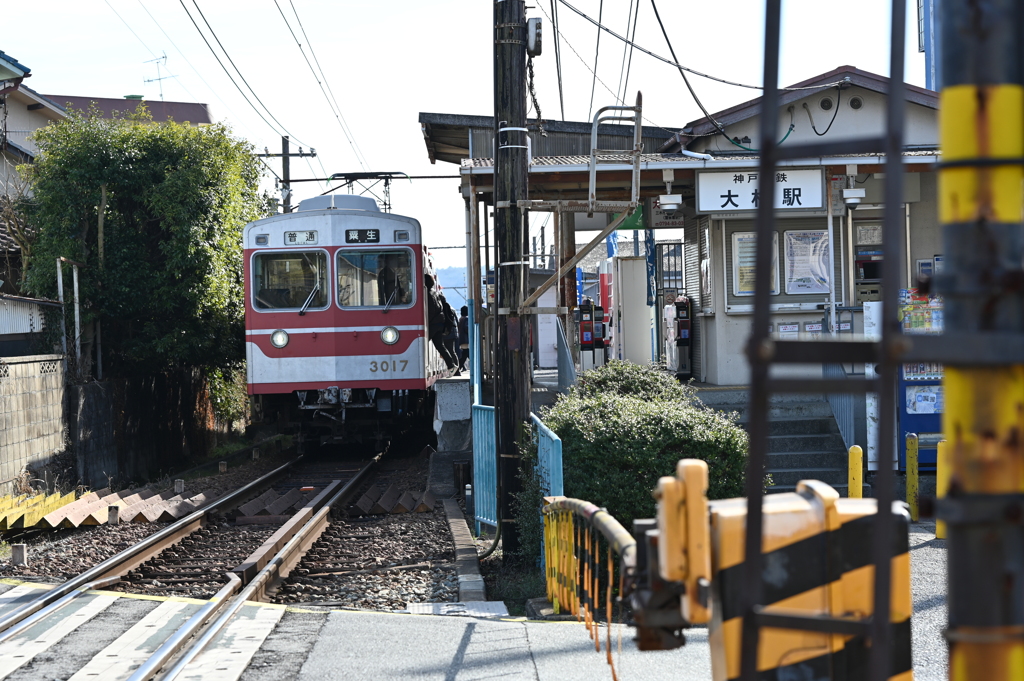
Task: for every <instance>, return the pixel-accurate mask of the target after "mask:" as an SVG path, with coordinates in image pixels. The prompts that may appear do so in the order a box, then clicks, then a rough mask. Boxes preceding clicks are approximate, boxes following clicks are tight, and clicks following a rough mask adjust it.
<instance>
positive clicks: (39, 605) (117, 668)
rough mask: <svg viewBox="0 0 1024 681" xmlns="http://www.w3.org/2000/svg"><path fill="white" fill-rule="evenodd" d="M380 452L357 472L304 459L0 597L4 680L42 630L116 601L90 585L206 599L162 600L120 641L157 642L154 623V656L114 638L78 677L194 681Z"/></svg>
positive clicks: (359, 484) (220, 672)
mask: <svg viewBox="0 0 1024 681" xmlns="http://www.w3.org/2000/svg"><path fill="white" fill-rule="evenodd" d="M381 456H382V455H378V456H377V457H375V458H374V459H372V460H369V461H364V462H360V463H359V464H357V465H345V464H338V463H330V464H328V463H318V462H310V461H309V460H308V459H304V458H303V457H299V458H298V459H296V460H294V461H291V462H289V463H286V464H285V465H282V466H280V467H279V468H276V469H274V470H272V471H270V472H269V473H267V474H266V475H264V476H262V477H260V478H259V479H257V480H254V481H253V482H251V483H249V484H247V485H245V486H243V487H241V488H239V489H237V490H235V491H234V492H231V493H229V494H226V495H224V496H223V497H221V498H220V499H217V500H216V501H214V502H212V503H210V504H209V505H207V506H206V507H204V508H201V509H199V510H197V511H195V512H194V513H192V514H191V515H189V516H186V517H185V518H182V519H181V520H179V521H177V522H175V523H172V524H171V525H169V526H167V527H166V528H164V529H163V530H161V531H159V532H156V533H155V534H152V535H150V536H149V537H146V538H145V539H144V540H142V541H141V542H139V543H137V544H135V545H133V546H130V547H129V548H127V549H125V550H124V551H122V552H120V553H118V554H117V555H115V556H113V557H111V558H109V559H107V560H105V561H103V562H102V563H100V564H98V565H96V566H94V567H92V568H91V569H89V570H86V571H85V572H83V573H82V574H80V575H78V576H77V577H75V578H73V579H71V580H68V581H67V582H65V583H63V584H60V585H58V586H56V587H54V588H52V589H50V590H49V591H47V592H45V593H43V594H40V595H38V596H35V597H31V598H26V597H24V593H23V594H21V595H20V597H17V596H19V594H16V593H13V592H8V593H7V594H3V595H2V596H0V602H3V601H6V603H3V604H5V605H8V608H7V609H6V612H5V613H4V614H3V615H2V616H0V678H4V677H6V675H7V674H9V673H10V672H12V671H14V670H15V669H17V668H18V667H19V666H21V665H22V664H24V663H25V662H27V661H28V660H30V659H31V658H32V655H33V654H34V653H33V652H32V651H33V650H34V649H33V647H32V646H33V645H35V644H39V643H40V642H41V641H43V640H45V639H46V637H47V635H57V634H56V633H54V632H58V633H59V631H60V629H61V627H62V626H64V627H66V626H69V623H72V624H73V623H74V620H75V618H76V617H80V618H81V617H86V619H88V617H91V616H93V615H95V614H96V613H98V612H99V611H101V610H103V609H104V608H105V607H108V606H109V605H110V604H111V603H112V602H113V600H116V597H115V596H95V594H94V593H93V594H89V592H90V591H92V590H95V589H107V590H111V591H121V592H126V593H131V594H147V595H160V596H183V595H184V596H190V597H195V598H208V599H210V600H208V601H206V602H205V603H203V604H202V605H198V607H197V604H195V603H194V602H193V603H192V604H189V603H187V602H182V601H181V599H175V600H168V601H165V602H163V603H162V604H161V605H160V606H158V607H157V608H155V609H154V610H152V611H151V612H149V613H148V614H146V616H145V617H144V618H143V619H142V620H141V621H140V622H139V623H138V624H136V625H135V626H134V627H132V628H130V629H129V630H128V631H126V632H125V633H124V634H123V635H122V637H121V638H125V637H128V638H129V639H130V638H131V636H133V635H134V636H136V637H138V636H149V637H150V638H149V639H148V640H152V635H153V631H154V628H156V629H157V630H159V631H160V632H161V635H162V636H164V639H163V642H162V643H161V645H160V646H159V647H158V648H157V649H156V650H155V651H152V650H151V646H150V648H149V649H147V648H146V646H141V647H140V646H134V647H132V645H131V642H130V641H128V642H124V641H120V639H118V641H119V642H112V643H111V646H114V647H116V650H115V651H114V652H109V651H108V650H104V651H101V652H100V653H99V654H97V655H96V656H95V657H94V658H92V659H91V660H89V661H88V662H87V663H86V664H85V666H84V667H83V668H82V669H81V670H80V671H79V673H78V674H76V675H75V677H73V678H76V679H78V678H83V679H84V678H104V679H107V678H110V679H115V678H117V679H124V678H128V679H131V680H132V681H143V680H144V679H151V678H154V677H155V676H157V675H160V678H162V679H173V678H176V677H178V676H179V674H181V673H182V672H183V671H185V670H186V669H188V670H189V675H190V676H192V675H193V673H194V672H195V671H196V670H197V669H199V670H202V666H203V663H202V661H201V660H197V658H198V657H199V656H200V654H201V653H202V651H203V650H204V649H205V648H206V647H207V646H209V644H210V643H211V641H213V640H214V639H215V638H216V637H218V636H220V635H222V634H223V633H224V632H225V631H226V630H227V629H228V627H230V626H232V622H233V621H235V620H237V619H238V615H239V613H240V612H241V611H242V610H243V606H244V605H245V604H246V602H250V601H256V602H261V601H264V602H265V601H267V600H268V591H271V592H272V591H273V590H274V589H276V587H277V586H278V585H279V584H280V583H281V582H282V580H284V579H285V578H286V577H287V576H288V574H289V573H290V571H291V570H292V569H293V568H294V567H295V566H296V565H297V564H298V562H299V560H300V559H301V558H302V556H303V554H304V553H305V552H306V551H307V550H308V549H309V548H310V547H311V546H312V545H313V544H314V543H315V542H316V541H317V539H318V538H320V536H321V535H323V533H324V532H325V531H326V530H327V529H328V526H329V524H330V516H331V513H332V511H337V510H339V509H343V508H345V507H346V506H347V505H348V504H349V503H350V502H351V500H352V497H353V496H354V495H355V494H356V492H359V491H360V490H362V489H363V488H365V486H366V483H367V481H368V480H369V478H370V476H371V475H372V472H373V470H374V469H375V467H376V466H377V463H378V462H379V460H380V458H381ZM251 513H257V515H249V514H251ZM14 591H17V589H16V590H14ZM93 611H95V612H93ZM90 613H91V614H90ZM277 616H278V618H279V617H280V612H279V614H278V615H277ZM266 624H267V622H264V623H263V625H264V626H266ZM271 626H272V624H271ZM136 630H138V631H136ZM36 632H47V633H45V634H37V633H36ZM133 632H136V633H134V634H133ZM67 633H68V632H66V631H65V632H64V633H63V634H61V635H66V634H67ZM28 634H30V635H28ZM264 636H265V634H264ZM28 639H39V640H35V641H30V640H28ZM260 640H262V639H260ZM8 643H9V645H6V646H5V645H4V644H8ZM115 644H116V645H115ZM4 648H7V649H8V650H7V651H5V650H4ZM246 659H248V658H246ZM243 668H244V667H243ZM212 671H215V672H217V673H216V675H215V676H213V677H211V678H224V677H226V676H229V675H230V672H229V671H228V670H227V668H224V669H221V668H220V667H218V668H216V669H215V670H212ZM237 671H238V673H241V669H239V670H237ZM236 678H237V676H236Z"/></svg>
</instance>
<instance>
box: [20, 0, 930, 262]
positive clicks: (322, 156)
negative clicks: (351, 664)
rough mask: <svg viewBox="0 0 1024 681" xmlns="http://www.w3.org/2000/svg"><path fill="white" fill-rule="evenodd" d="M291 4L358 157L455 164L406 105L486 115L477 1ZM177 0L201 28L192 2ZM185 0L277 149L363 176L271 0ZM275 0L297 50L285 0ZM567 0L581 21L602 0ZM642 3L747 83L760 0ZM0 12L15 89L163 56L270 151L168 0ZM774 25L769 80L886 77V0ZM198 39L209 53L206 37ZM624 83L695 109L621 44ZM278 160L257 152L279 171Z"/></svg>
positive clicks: (568, 62)
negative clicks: (430, 149)
mask: <svg viewBox="0 0 1024 681" xmlns="http://www.w3.org/2000/svg"><path fill="white" fill-rule="evenodd" d="M292 1H293V2H294V5H295V8H296V9H297V11H298V16H299V18H300V19H301V20H302V22H303V25H304V27H305V29H306V32H307V34H308V36H309V42H310V43H311V45H312V48H313V50H314V52H315V54H316V56H317V58H318V59H319V62H320V64H321V66H322V67H323V69H324V72H325V74H326V77H327V82H328V84H329V85H330V87H331V89H332V90H333V92H334V95H335V96H336V98H337V101H338V103H339V105H340V107H341V112H342V115H343V116H344V117H345V119H346V121H347V122H348V126H349V129H350V130H351V132H352V135H353V137H354V141H355V142H356V143H357V144H358V146H359V148H360V149H361V150H362V153H363V156H364V157H365V158H366V160H367V162H368V164H369V169H370V170H375V171H403V172H406V173H409V174H410V175H453V174H455V173H456V166H454V165H452V164H445V163H438V164H437V165H433V166H431V165H430V162H429V160H428V158H427V152H426V147H425V145H424V142H423V136H422V133H421V131H420V126H419V123H418V114H419V112H421V111H428V112H435V113H459V114H477V115H490V114H492V113H493V103H492V102H493V100H492V90H491V88H492V82H491V78H492V74H491V69H492V44H491V40H490V38H491V32H492V3H491V2H483V1H480V0H478V1H477V2H466V1H463V2H453V1H451V0H434V1H432V2H424V1H422V0H419V1H416V2H412V1H408V0H378V1H377V2H351V1H347V0H292ZM906 1H907V19H908V31H907V78H906V80H907V81H908V82H910V83H913V84H915V85H921V86H923V85H924V55H923V54H919V53H918V52H917V38H916V19H917V16H916V1H915V0H906ZM185 2H186V4H187V6H188V7H189V9H190V10H191V12H192V14H193V16H195V19H196V21H197V22H198V23H199V24H200V26H203V23H202V19H201V18H200V17H199V15H198V12H196V9H195V7H194V6H193V5H192V0H185ZM198 2H199V7H200V8H201V9H202V10H203V12H204V13H205V15H206V19H207V20H208V21H209V22H210V24H211V25H212V27H213V29H214V30H215V31H216V34H217V37H218V38H220V40H221V42H222V43H223V44H224V47H225V48H226V49H227V51H228V53H229V55H230V56H231V58H232V59H233V60H234V62H235V64H237V65H238V67H239V68H240V69H241V71H242V74H243V75H244V76H245V78H246V80H247V81H248V82H249V84H250V85H251V86H252V88H253V89H254V90H255V91H256V93H257V94H258V95H259V98H260V99H261V100H262V101H263V102H264V103H265V104H266V105H267V106H268V107H269V109H270V112H271V113H272V114H273V116H274V117H276V118H277V119H278V120H279V121H280V122H281V123H283V124H284V126H285V127H286V128H287V129H288V130H289V131H290V132H291V133H292V135H293V142H292V144H293V146H297V145H298V144H299V142H297V141H295V140H296V139H297V140H301V141H302V143H304V145H311V146H313V147H315V148H316V150H317V153H318V154H319V161H322V162H323V166H324V168H326V170H327V173H328V174H330V173H334V172H346V171H349V172H350V171H359V170H361V168H360V166H359V163H358V162H357V160H356V157H355V155H354V153H353V151H352V148H351V146H350V144H349V142H348V141H347V140H346V137H345V135H344V134H343V132H342V130H341V127H340V126H339V125H338V123H337V122H336V120H335V118H334V116H333V115H332V114H331V110H330V108H329V106H328V103H327V100H326V99H325V97H324V95H323V94H322V93H321V91H320V88H319V86H318V85H317V82H316V80H315V79H314V76H313V74H312V73H311V71H310V69H309V67H308V66H307V65H306V62H305V60H304V59H303V56H302V54H301V53H300V51H299V47H298V46H297V45H296V42H295V41H294V40H293V39H292V36H291V34H290V33H289V31H288V28H287V27H286V26H285V23H284V21H283V20H282V18H281V15H280V14H279V12H278V9H277V7H276V6H275V4H274V0H246V1H245V2H241V1H238V0H218V1H217V2H212V1H211V0H198ZM278 2H279V3H280V6H281V8H282V9H283V10H284V12H285V15H286V16H288V18H289V20H290V21H291V22H292V27H293V28H294V30H295V32H296V34H297V35H298V36H299V40H300V41H301V42H302V43H303V44H305V42H306V41H305V39H303V37H302V34H301V32H300V31H299V27H298V25H297V23H296V22H295V15H294V14H293V13H292V9H291V5H290V4H289V0H278ZM570 2H571V4H573V5H574V6H576V7H577V8H579V9H580V10H582V11H584V12H586V13H587V14H589V15H591V16H593V17H595V18H596V17H597V15H598V12H599V9H600V6H601V3H602V0H570ZM639 2H640V9H639V20H638V22H637V23H638V29H637V32H636V42H637V44H640V45H643V46H645V47H646V48H647V49H650V50H651V51H653V52H655V53H657V54H660V55H663V56H666V57H667V56H669V51H668V48H667V46H666V45H665V41H664V38H663V37H662V35H661V33H660V30H659V28H658V25H657V22H656V20H655V18H654V13H653V10H652V9H651V4H650V2H649V1H648V0H639ZM528 7H529V9H528V10H527V12H528V16H531V17H532V16H538V17H541V18H544V22H545V27H544V54H543V55H542V56H541V57H539V58H538V59H537V60H536V61H535V70H536V78H537V83H536V86H537V95H538V99H539V102H540V106H541V109H542V111H543V114H544V117H545V118H549V119H555V118H560V117H561V113H560V110H559V103H558V82H557V75H556V68H555V51H554V42H553V38H554V33H553V31H552V30H551V26H550V24H549V22H548V21H547V19H546V18H545V17H544V13H545V12H546V13H548V14H550V13H551V6H550V0H530V4H529V5H528ZM629 7H630V0H603V12H604V23H605V24H606V25H608V26H609V27H610V28H611V29H612V30H615V31H616V32H618V33H620V34H624V33H625V30H626V22H627V16H628V11H629ZM542 9H543V11H542ZM658 9H659V11H660V12H661V16H662V19H663V20H664V21H665V23H666V26H667V28H668V31H669V36H670V38H671V39H672V43H673V47H674V48H675V51H676V55H677V56H678V58H679V61H680V62H681V63H683V64H685V65H687V66H690V67H691V68H694V69H697V70H699V71H703V72H705V73H709V74H712V75H716V76H719V77H722V78H726V79H729V80H734V81H738V82H742V83H748V84H759V83H760V81H761V69H762V61H761V56H762V55H761V51H762V45H763V30H764V29H763V23H764V22H763V16H764V8H763V2H760V1H759V0H718V1H717V2H714V3H712V4H710V5H709V4H707V3H697V2H680V1H679V0H674V1H673V0H660V4H659V6H658ZM114 10H116V12H117V14H120V16H121V17H122V18H123V19H124V22H122V20H121V19H119V18H118V16H117V14H115V11H114ZM146 10H148V11H149V12H150V13H152V16H153V17H154V18H155V20H156V21H154V19H153V18H150V16H149V14H147V11H146ZM3 13H4V19H5V25H6V26H8V27H9V28H10V29H11V30H7V31H5V32H4V37H3V39H2V40H0V50H3V51H5V52H6V53H7V54H8V55H10V56H12V57H14V58H15V59H17V60H18V61H20V62H21V63H23V64H25V65H26V66H28V67H30V68H31V69H32V77H31V78H29V79H28V80H27V81H26V84H27V85H29V86H30V87H32V88H33V89H35V90H37V91H39V92H42V93H44V94H51V93H55V94H63V95H92V96H98V97H122V96H124V95H128V94H142V95H145V96H146V98H147V99H151V100H156V99H159V97H160V91H159V84H158V83H156V82H152V83H144V80H146V79H151V78H155V77H156V75H157V69H156V64H146V63H143V62H145V61H146V60H150V59H153V58H154V57H157V56H160V55H162V54H163V53H164V52H166V53H167V67H166V70H163V69H162V74H163V75H166V74H167V71H168V70H169V71H170V73H171V74H173V75H175V76H177V77H176V78H172V79H167V80H164V81H162V82H163V90H164V98H165V99H167V100H174V101H199V102H204V103H206V104H207V105H208V106H209V108H210V110H211V112H212V114H213V117H214V119H215V120H222V121H226V122H227V123H229V124H230V125H231V126H232V127H233V129H234V130H235V132H236V134H238V135H239V136H241V137H245V138H247V139H248V140H250V141H251V142H252V143H253V144H254V145H255V146H256V147H257V148H258V149H263V148H264V147H270V149H271V151H279V150H280V137H279V135H280V133H279V132H275V131H274V130H273V129H271V128H270V127H269V126H268V125H267V124H266V123H264V122H263V121H262V120H260V118H259V116H258V115H257V114H256V113H255V111H254V110H253V108H252V107H250V105H249V104H247V103H246V102H245V100H244V99H243V98H242V96H241V95H240V94H239V93H238V90H236V89H235V87H234V86H233V85H232V84H231V82H230V81H229V80H228V78H227V76H226V75H225V74H224V72H223V71H222V70H221V67H220V66H218V64H217V62H216V61H215V60H214V58H213V56H212V55H211V53H210V51H209V49H208V48H207V47H206V45H205V44H204V43H203V41H202V39H201V38H200V37H199V35H198V33H197V31H196V29H195V27H194V26H193V25H192V23H191V22H190V21H189V18H188V16H187V15H186V13H185V11H184V10H183V9H182V6H181V4H180V3H179V1H178V0H75V1H74V2H72V1H69V0H49V1H48V2H45V3H28V2H12V3H7V4H6V5H5V7H4V12H3ZM559 21H560V26H559V30H560V32H561V33H562V36H563V38H564V39H565V40H567V41H568V43H569V44H570V45H571V46H572V48H575V50H576V51H577V52H578V53H579V55H580V56H581V57H582V58H583V59H584V60H585V61H586V62H587V64H588V65H589V66H590V67H592V66H593V61H594V51H595V38H596V34H597V29H596V28H595V27H594V26H592V25H591V24H589V23H587V22H586V21H585V20H583V19H581V18H580V17H578V16H576V15H575V14H573V13H572V12H571V11H570V10H569V9H568V8H567V7H564V6H560V8H559ZM125 22H126V23H127V24H128V26H130V27H131V30H129V28H127V27H126V26H125ZM156 22H159V27H158V25H157V23H156ZM782 26H783V30H782V45H783V51H782V61H781V79H780V80H781V82H780V84H781V85H788V84H791V83H795V82H797V81H800V80H803V79H806V78H809V77H811V76H814V75H817V74H819V73H823V72H826V71H829V70H831V69H833V68H835V67H837V66H840V65H843V64H850V65H853V66H856V67H858V68H861V69H864V70H867V71H872V72H874V73H878V74H882V75H888V72H889V67H888V64H889V55H888V53H889V50H888V33H889V3H888V2H886V1H884V0H860V1H859V2H857V3H846V2H836V1H834V0H787V1H786V2H783V17H782ZM161 27H162V29H163V31H166V33H167V35H164V33H163V32H162V31H161ZM203 28H204V30H205V26H203ZM132 31H134V32H135V33H136V34H137V35H138V37H136V36H135V35H133V34H132ZM167 36H170V38H168V37H167ZM172 41H173V44H172ZM211 43H213V44H214V47H216V43H214V41H213V40H212V38H211ZM179 50H180V51H179ZM222 58H223V57H222ZM622 58H623V45H622V43H620V42H618V41H617V40H616V39H615V38H613V37H611V36H609V35H608V34H604V35H602V37H601V50H600V58H599V62H598V67H597V74H598V77H599V78H600V79H601V80H602V81H604V83H605V84H607V86H608V88H610V89H611V90H612V91H615V90H617V89H618V86H619V80H620V73H621V67H622ZM189 62H191V66H190V64H189ZM225 64H226V65H227V66H228V68H229V69H230V68H231V67H230V64H227V62H226V61H225ZM193 66H194V67H195V70H194V69H193ZM197 71H198V73H197ZM200 74H201V75H200ZM690 78H691V83H692V84H693V86H694V88H695V89H696V91H697V94H698V96H700V98H701V100H702V101H703V103H704V105H705V106H706V107H707V108H708V110H709V111H711V112H715V111H718V110H721V109H724V108H727V107H729V106H732V105H734V104H738V103H740V102H743V101H746V100H748V99H752V98H754V97H756V96H758V91H756V90H749V89H744V88H738V87H733V86H728V85H723V84H720V83H715V82H712V81H709V80H706V79H704V78H700V77H695V76H691V77H690ZM236 80H237V76H236ZM562 81H563V88H564V99H565V117H566V120H573V121H581V120H588V119H589V117H590V116H589V111H590V93H591V85H592V82H593V76H592V74H591V72H590V70H589V68H588V66H585V65H584V64H583V63H581V61H580V59H579V58H577V56H576V55H575V54H574V53H573V50H572V49H571V48H570V47H569V46H568V45H566V44H565V43H564V42H563V43H562ZM238 82H239V85H241V86H242V87H243V88H244V87H245V86H244V85H243V84H242V83H241V81H238ZM638 89H639V90H642V91H643V94H644V117H645V118H646V119H647V121H648V124H649V125H650V124H653V125H661V126H664V127H666V128H669V129H678V128H679V127H682V126H683V125H684V124H685V123H687V122H689V121H692V120H694V119H696V118H699V117H701V116H702V114H701V113H700V110H699V109H698V107H697V105H696V103H695V102H694V101H693V99H692V98H691V97H690V95H689V93H688V92H687V91H686V88H685V86H684V85H683V82H682V79H681V78H680V76H679V74H678V72H677V71H676V70H675V69H673V68H672V67H670V66H668V65H666V64H663V63H661V62H658V61H655V60H654V59H652V58H650V57H648V56H646V55H644V54H642V53H640V52H635V53H634V55H633V60H632V70H631V74H630V78H629V95H628V100H629V101H632V100H633V98H634V97H635V95H636V91H637V90H638ZM247 94H248V93H247ZM249 96H250V99H252V95H251V94H250V95H249ZM614 99H615V96H614V95H613V94H612V93H611V92H609V90H608V89H606V88H605V87H603V86H602V84H601V82H598V83H597V85H596V91H595V94H594V107H595V108H596V107H599V106H604V105H607V104H613V103H615V102H614V101H613V100H614ZM254 103H255V101H254ZM257 106H258V105H257ZM264 115H266V113H265V112H264ZM530 115H531V116H533V115H534V113H533V112H532V111H531V114H530ZM268 118H269V116H268ZM279 163H280V162H279V160H271V161H270V164H271V165H272V166H273V167H274V168H275V170H277V172H280V165H279ZM312 168H313V169H315V172H316V174H317V175H316V176H318V177H322V176H323V175H322V172H323V171H322V170H321V167H320V165H319V163H318V162H317V160H313V162H312ZM312 172H313V171H312V170H311V169H310V166H309V165H307V164H306V162H305V160H300V159H293V165H292V177H293V178H301V177H311V176H312V175H311V173H312ZM272 184H273V183H272V180H270V182H269V183H268V184H267V186H268V187H271V188H272ZM322 191H324V188H323V187H320V185H319V184H315V183H302V184H295V185H294V196H295V198H296V200H300V199H302V198H305V197H308V196H312V195H315V194H319V193H320V192H322ZM392 203H393V207H394V211H395V212H396V213H401V214H404V215H410V216H413V217H416V218H417V219H419V220H420V222H421V223H422V224H423V227H424V230H425V238H426V241H427V243H428V245H430V246H443V245H458V244H462V243H463V242H464V234H465V222H464V212H463V211H464V209H463V207H464V203H463V201H462V199H461V198H460V196H459V193H458V180H419V181H415V182H413V183H409V182H408V181H398V182H396V183H395V184H394V185H393V187H392ZM434 254H435V262H436V264H437V265H438V266H440V267H447V266H453V265H454V266H460V265H463V264H465V252H464V251H463V250H440V251H435V252H434Z"/></svg>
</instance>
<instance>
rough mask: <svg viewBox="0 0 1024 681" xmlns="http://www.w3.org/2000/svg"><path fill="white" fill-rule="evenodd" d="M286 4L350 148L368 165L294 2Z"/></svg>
mask: <svg viewBox="0 0 1024 681" xmlns="http://www.w3.org/2000/svg"><path fill="white" fill-rule="evenodd" d="M288 4H289V5H291V7H292V13H293V14H295V20H296V21H297V22H299V30H301V31H302V37H303V38H305V39H306V47H308V48H309V53H310V54H311V55H313V61H314V62H315V63H316V67H317V69H319V71H320V76H321V77H322V78H323V79H324V85H326V86H327V92H329V93H330V94H331V99H332V100H334V108H335V109H336V110H337V111H338V117H339V118H340V119H341V123H342V124H343V127H342V129H343V130H344V129H347V130H348V136H349V137H351V139H350V140H349V144H350V145H352V148H353V149H354V151H355V152H356V158H362V160H363V161H365V163H366V165H367V166H368V165H370V162H369V161H367V160H366V154H364V153H363V150H362V148H361V147H360V146H359V142H358V141H357V140H356V136H355V133H353V132H352V126H350V125H349V124H348V121H347V120H345V114H343V113H342V112H341V105H340V104H338V99H337V98H336V97H335V96H334V90H333V89H332V88H331V83H330V81H329V80H327V74H326V73H324V69H323V67H322V66H320V60H319V59H317V57H316V52H315V51H314V50H313V43H311V42H310V41H309V36H308V35H306V27H305V26H303V25H302V19H301V18H300V17H299V12H298V10H296V9H295V3H294V2H292V0H288Z"/></svg>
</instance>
